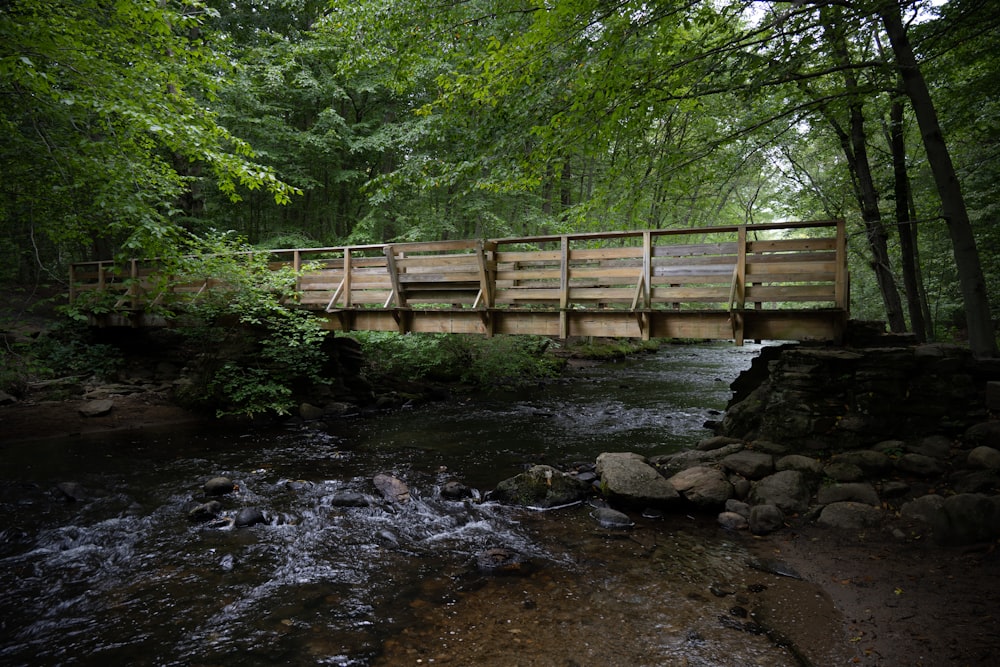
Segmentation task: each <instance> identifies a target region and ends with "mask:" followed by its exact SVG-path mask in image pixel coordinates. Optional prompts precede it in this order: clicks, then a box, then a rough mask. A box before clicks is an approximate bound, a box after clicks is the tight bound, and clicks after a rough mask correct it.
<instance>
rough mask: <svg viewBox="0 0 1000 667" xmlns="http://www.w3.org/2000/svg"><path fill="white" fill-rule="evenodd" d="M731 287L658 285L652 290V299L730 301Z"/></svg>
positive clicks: (666, 300) (679, 301) (662, 300)
mask: <svg viewBox="0 0 1000 667" xmlns="http://www.w3.org/2000/svg"><path fill="white" fill-rule="evenodd" d="M730 293H731V292H730V289H729V287H728V286H726V287H656V288H653V289H651V290H650V295H649V296H650V299H651V300H652V301H661V302H666V303H674V302H677V303H681V302H691V301H694V302H698V301H707V302H712V303H716V302H728V301H729V295H730Z"/></svg>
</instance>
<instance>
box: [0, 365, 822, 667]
mask: <svg viewBox="0 0 1000 667" xmlns="http://www.w3.org/2000/svg"><path fill="white" fill-rule="evenodd" d="M756 351H757V348H755V347H753V346H747V347H744V348H734V347H726V346H706V347H667V348H665V349H663V350H662V351H661V352H659V353H657V354H655V355H650V356H644V357H641V358H637V359H630V360H627V361H624V362H618V363H604V364H598V365H593V366H585V367H582V368H578V369H576V370H574V371H572V372H571V373H570V374H569V376H568V377H567V378H565V379H564V380H561V381H559V382H554V383H548V384H545V385H543V386H539V387H538V388H536V389H533V390H531V391H528V392H521V393H519V394H517V395H506V396H501V395H494V396H490V397H487V398H485V399H475V400H469V401H452V402H443V403H439V404H434V405H430V406H422V407H420V408H415V409H412V410H402V411H397V412H394V413H386V414H381V415H378V416H374V417H371V416H369V417H363V418H360V417H359V418H353V419H346V420H342V421H340V422H338V423H333V424H328V425H326V427H325V428H322V429H318V428H304V427H301V426H298V427H288V428H281V429H263V430H262V429H249V428H248V429H245V430H243V431H234V430H232V428H230V429H229V430H221V429H220V430H219V431H217V432H204V431H198V432H192V431H190V430H174V431H172V432H164V433H143V434H141V435H136V434H131V435H127V436H121V435H117V436H103V437H87V438H82V437H81V438H77V439H74V440H72V441H52V442H41V443H39V442H34V443H29V444H15V445H5V446H4V448H3V450H2V452H3V458H2V462H0V505H2V507H0V510H2V512H3V516H4V517H5V519H4V520H3V524H0V530H2V532H0V538H2V545H0V635H2V639H3V641H2V644H0V664H4V665H8V664H9V665H47V664H53V665H54V664H65V665H111V664H130V665H222V664H226V665H313V664H316V665H417V664H448V665H473V664H485V665H546V666H548V665H629V666H633V665H705V666H708V665H734V666H735V665H739V666H745V665H778V666H781V665H802V664H808V662H809V661H808V660H807V659H805V658H803V655H802V650H801V647H790V646H789V645H788V644H789V642H787V641H784V640H783V639H782V636H783V635H781V634H780V633H778V632H776V631H769V630H773V628H769V627H767V626H765V625H763V624H761V623H758V622H757V621H762V619H763V618H764V616H765V615H766V614H765V612H767V611H768V610H770V612H772V613H774V614H778V615H779V616H781V615H782V614H784V616H782V617H783V618H784V617H787V616H788V613H791V614H792V616H793V617H794V615H795V614H800V615H802V616H804V617H808V622H810V623H813V624H816V623H818V622H820V621H818V620H817V619H820V618H821V617H823V615H824V614H827V615H828V616H829V610H828V609H827V606H826V604H825V602H824V601H823V600H822V599H821V596H819V595H818V594H817V593H816V592H815V591H813V590H811V589H809V590H806V591H805V592H804V593H803V591H793V592H792V593H789V595H790V596H794V597H787V598H781V596H777V597H776V596H775V595H773V594H772V595H771V596H770V597H767V595H768V593H767V591H768V589H769V588H770V590H771V591H772V593H773V591H776V590H779V589H781V587H782V586H787V585H788V584H787V583H786V582H784V581H778V578H777V577H775V576H774V575H768V574H766V573H762V572H760V571H758V570H754V569H752V568H750V567H748V566H747V551H746V547H745V544H744V542H745V540H746V538H745V537H743V536H739V535H733V534H727V533H725V532H723V531H721V530H720V529H719V528H717V527H716V526H715V522H714V518H713V517H711V516H688V515H684V514H678V515H670V514H668V515H667V516H665V517H663V518H659V519H656V518H646V517H643V516H641V515H638V514H635V515H634V516H633V518H634V520H635V521H636V526H635V527H634V528H633V529H632V530H630V531H627V532H614V531H608V530H605V529H601V528H600V527H599V526H598V525H597V523H596V522H595V521H594V519H592V518H591V517H590V511H591V508H590V507H589V506H587V505H578V506H573V507H567V508H562V509H557V510H551V511H547V512H537V511H531V510H526V509H522V508H511V507H504V506H500V505H497V504H494V503H490V502H483V501H482V498H481V497H480V496H478V495H477V496H476V497H474V498H472V499H468V500H464V501H449V500H445V499H442V498H441V497H440V496H439V494H438V493H437V491H438V489H440V487H441V485H442V484H443V483H444V482H446V481H449V480H459V481H461V482H463V483H465V484H468V485H469V486H471V487H473V488H475V489H478V490H481V491H482V492H485V491H486V490H488V489H490V488H492V487H493V486H495V485H496V483H497V482H499V481H500V480H502V479H504V478H506V477H509V476H511V475H513V474H516V473H518V472H520V471H521V470H523V469H524V466H525V465H526V464H530V463H549V464H553V465H556V466H563V465H568V464H571V463H574V462H580V461H591V462H592V461H593V460H594V459H595V457H596V456H597V455H598V454H600V453H601V452H604V451H636V452H640V453H642V454H648V455H651V454H658V453H664V452H670V451H674V450H677V449H679V448H682V447H685V446H690V445H692V444H694V442H696V441H697V440H698V439H700V438H702V437H705V436H706V435H707V432H706V431H705V430H704V429H703V426H702V425H703V423H704V422H705V421H706V420H708V419H713V418H716V417H717V411H720V410H722V409H723V408H724V406H725V403H726V401H727V400H728V399H729V389H728V384H729V382H731V381H732V380H733V379H734V378H735V377H736V375H737V374H738V373H739V372H740V371H741V370H743V369H745V368H747V367H749V365H750V362H751V359H752V356H753V355H754V354H755V353H756ZM379 473H387V474H392V475H395V476H396V477H398V478H399V479H401V480H403V481H405V482H406V484H407V485H408V486H409V488H410V490H411V494H412V498H411V501H410V502H408V503H405V504H393V503H389V502H387V501H383V500H382V499H381V497H380V496H379V494H378V493H377V492H376V490H375V489H374V487H373V485H372V478H373V476H374V475H376V474H379ZM218 475H224V476H228V477H230V478H232V479H233V480H234V482H235V484H236V486H237V488H238V490H237V491H236V492H235V493H234V494H232V495H229V496H226V497H224V498H223V504H224V507H225V511H226V513H227V514H228V515H233V514H234V513H235V512H236V511H238V510H239V509H240V508H243V507H256V508H259V509H260V510H262V511H263V513H264V515H265V516H266V518H267V521H266V523H263V524H259V525H255V526H252V527H248V528H233V527H232V526H230V525H220V524H198V523H192V522H191V521H189V520H188V518H187V511H188V509H189V508H190V506H191V504H192V503H193V502H196V501H200V500H203V492H202V485H203V484H204V482H205V481H206V480H207V479H209V478H211V477H214V476H218ZM67 482H73V483H76V484H77V485H78V487H76V488H78V489H81V490H82V492H75V493H76V494H77V495H79V496H80V499H78V500H76V501H68V500H66V499H65V498H64V497H63V494H61V493H60V492H59V491H58V490H57V488H58V485H59V484H60V483H67ZM345 493H355V494H362V495H363V496H364V497H365V498H366V499H367V500H368V501H369V504H368V505H367V506H364V507H344V506H341V505H340V504H339V503H338V501H337V498H339V497H341V496H343V495H344V494H345ZM496 548H503V549H507V550H510V551H512V552H515V553H516V554H518V557H519V559H520V561H519V562H520V566H519V567H518V568H516V571H513V572H507V571H503V572H495V571H486V570H484V569H483V568H481V567H478V566H477V563H478V562H479V561H480V559H481V557H482V555H483V554H484V553H487V552H488V550H490V549H496ZM797 583H802V582H797ZM812 598H816V600H817V602H816V603H815V605H814V607H813V608H809V606H808V605H805V604H802V600H803V599H812ZM793 599H794V600H795V604H794V605H793V604H790V603H789V601H790V600H793ZM783 603H784V604H785V607H786V609H785V610H784V611H782V609H781V606H782V604H783ZM791 607H794V609H789V608H791ZM748 609H749V610H750V611H751V612H752V613H751V614H750V615H749V619H756V620H748V616H747V613H746V610H748ZM776 610H777V611H776ZM779 612H780V613H779ZM786 612H787V613H786ZM824 618H825V617H824ZM804 620H805V619H804ZM835 621H836V619H835V618H833V617H832V616H830V617H829V618H826V620H824V621H822V623H825V624H826V625H824V626H823V627H824V628H826V627H827V626H829V627H830V628H833V627H834V626H835V625H836V623H835ZM775 622H777V621H775ZM793 622H794V621H793ZM824 632H825V630H824ZM824 632H820V633H819V636H820V637H821V638H822V637H824V636H825V634H824ZM826 634H829V633H826ZM822 641H823V640H822V639H821V640H818V642H819V643H820V644H822ZM827 648H828V647H825V646H818V647H810V650H812V651H813V654H816V652H817V651H819V653H822V652H823V651H824V650H827ZM817 664H820V663H817Z"/></svg>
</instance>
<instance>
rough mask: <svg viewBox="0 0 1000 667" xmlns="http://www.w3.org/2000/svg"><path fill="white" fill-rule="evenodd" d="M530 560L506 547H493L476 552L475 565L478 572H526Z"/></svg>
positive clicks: (528, 568) (528, 569)
mask: <svg viewBox="0 0 1000 667" xmlns="http://www.w3.org/2000/svg"><path fill="white" fill-rule="evenodd" d="M530 565H531V562H530V560H529V559H528V558H527V557H526V556H525V555H524V554H521V553H518V552H517V551H514V550H513V549H508V548H506V547H493V548H492V549H486V550H485V551H483V552H481V553H478V554H476V567H477V568H478V569H479V571H480V572H487V573H492V574H527V573H528V572H529V571H530V570H531V567H530Z"/></svg>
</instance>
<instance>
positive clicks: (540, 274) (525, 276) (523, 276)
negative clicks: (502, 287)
mask: <svg viewBox="0 0 1000 667" xmlns="http://www.w3.org/2000/svg"><path fill="white" fill-rule="evenodd" d="M560 275H561V272H560V270H559V269H557V268H556V269H537V270H536V269H519V270H517V271H502V270H500V269H497V273H496V279H497V281H502V280H521V281H523V280H555V281H556V282H558V281H559V277H560Z"/></svg>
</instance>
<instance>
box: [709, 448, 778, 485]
mask: <svg viewBox="0 0 1000 667" xmlns="http://www.w3.org/2000/svg"><path fill="white" fill-rule="evenodd" d="M722 467H723V468H725V469H726V470H729V471H730V472H734V473H736V474H737V475H742V476H743V477H746V478H747V479H761V478H763V477H767V476H768V475H770V474H771V473H772V472H774V457H773V456H771V455H770V454H764V453H762V452H752V451H750V450H748V449H745V450H743V451H741V452H736V453H735V454H730V455H729V456H727V457H726V458H724V459H722Z"/></svg>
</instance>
